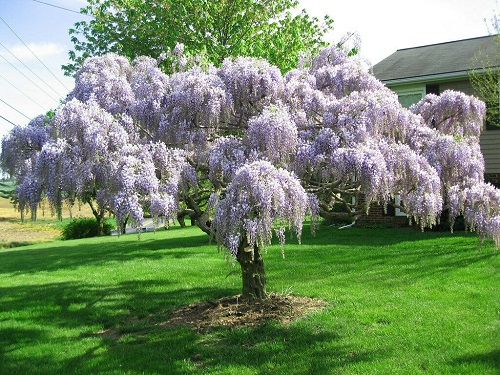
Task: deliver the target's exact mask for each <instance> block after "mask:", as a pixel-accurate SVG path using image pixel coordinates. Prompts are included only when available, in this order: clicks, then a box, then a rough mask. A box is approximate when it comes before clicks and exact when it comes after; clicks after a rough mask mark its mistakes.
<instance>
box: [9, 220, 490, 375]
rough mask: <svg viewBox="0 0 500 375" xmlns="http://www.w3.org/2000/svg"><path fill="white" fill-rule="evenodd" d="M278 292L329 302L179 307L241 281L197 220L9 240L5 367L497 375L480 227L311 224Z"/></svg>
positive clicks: (269, 261) (268, 258)
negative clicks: (208, 325) (224, 321)
mask: <svg viewBox="0 0 500 375" xmlns="http://www.w3.org/2000/svg"><path fill="white" fill-rule="evenodd" d="M302 242H303V244H302V245H298V244H296V241H294V240H292V239H291V240H290V241H289V244H287V245H286V247H285V259H282V257H281V252H280V249H279V246H278V247H271V248H270V249H269V251H268V252H267V254H265V262H266V269H267V274H268V290H270V291H274V292H278V293H279V292H286V293H289V292H291V293H293V294H296V295H307V296H312V297H317V298H321V299H324V300H325V301H327V303H328V305H327V307H326V308H325V309H324V310H322V311H319V312H316V313H313V314H311V315H309V316H307V317H305V318H302V319H299V320H297V321H295V322H292V323H291V324H289V325H285V326H282V325H279V324H277V323H273V322H269V323H267V324H264V325H261V326H257V327H247V328H233V329H229V328H220V327H218V328H217V327H216V328H213V329H211V330H209V331H208V332H205V333H196V332H194V331H191V330H189V329H188V328H182V327H180V328H165V327H164V326H162V325H161V324H160V323H162V322H163V321H165V320H166V319H167V318H168V315H169V312H171V311H173V310H175V309H177V308H178V307H180V306H184V305H187V304H189V303H192V302H196V301H200V300H207V299H215V298H219V297H222V296H228V295H234V294H238V293H239V292H240V279H239V276H238V274H231V275H230V271H231V265H230V264H228V262H227V261H226V260H224V256H223V254H220V253H218V252H217V249H216V246H215V245H213V244H209V242H208V237H207V236H206V235H205V234H203V233H202V232H201V231H199V230H198V229H197V228H192V227H190V228H185V229H180V228H173V229H172V230H170V231H159V232H157V233H144V234H143V235H142V236H141V239H140V240H138V239H137V236H135V235H128V236H121V237H106V238H94V239H87V240H78V241H64V242H63V241H57V242H52V243H45V244H39V245H34V246H28V247H23V248H17V249H12V250H2V251H0V374H3V373H5V374H49V373H50V374H69V373H71V374H74V373H76V374H90V373H103V374H198V373H199V374H201V373H203V374H337V373H342V374H426V373H432V374H496V373H498V369H499V365H500V364H499V357H500V348H499V345H498V338H499V337H500V319H499V318H500V316H499V313H500V298H499V290H498V285H499V281H500V276H499V272H498V271H499V265H500V262H499V256H498V251H496V250H494V249H493V248H492V245H491V243H489V242H488V243H486V244H485V245H483V246H482V247H481V246H480V245H479V242H478V240H477V238H476V237H474V236H473V235H470V234H463V233H459V234H453V235H452V234H449V233H420V232H417V231H411V230H400V231H398V230H359V229H354V228H352V229H347V230H335V229H332V228H327V227H322V228H320V229H319V231H318V232H317V234H316V236H315V237H311V236H310V235H309V234H308V232H307V230H305V232H304V238H303V241H302Z"/></svg>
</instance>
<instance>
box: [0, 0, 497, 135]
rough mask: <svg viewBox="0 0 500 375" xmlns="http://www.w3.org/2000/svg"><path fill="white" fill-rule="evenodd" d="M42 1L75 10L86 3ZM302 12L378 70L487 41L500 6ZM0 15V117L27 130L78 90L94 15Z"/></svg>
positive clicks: (412, 5) (381, 2)
mask: <svg viewBox="0 0 500 375" xmlns="http://www.w3.org/2000/svg"><path fill="white" fill-rule="evenodd" d="M41 1H42V0H41ZM42 2H44V3H49V4H52V5H55V6H60V7H64V8H67V9H70V10H75V11H78V10H79V9H80V7H82V6H84V5H85V4H86V1H85V0H43V1H42ZM299 8H300V9H302V8H305V9H306V10H307V11H308V13H309V14H311V15H315V16H318V17H322V16H323V15H325V14H329V15H330V16H331V17H332V18H333V19H334V21H335V23H334V25H335V31H334V32H333V33H332V35H330V36H329V38H330V41H331V42H336V41H338V40H339V39H340V37H341V36H342V35H344V34H345V33H347V32H350V31H355V32H357V33H358V34H359V35H360V38H361V41H362V49H361V54H362V55H363V56H364V57H365V58H367V59H368V60H369V61H371V62H372V63H374V64H375V63H377V62H378V61H380V60H382V59H383V58H385V57H387V56H388V55H390V54H391V53H393V52H395V51H396V50H397V49H401V48H407V47H415V46H421V45H428V44H434V43H441V42H447V41H452V40H459V39H467V38H474V37H479V36H484V35H487V34H488V30H487V28H486V24H485V22H484V19H485V18H486V19H491V18H492V16H493V14H494V13H495V12H496V13H498V12H499V5H498V2H497V0H419V1H414V0H413V1H405V0H378V1H374V0H344V1H338V0H335V1H329V0H301V1H300V6H299ZM0 17H1V18H2V19H3V21H2V19H0V43H1V45H0V116H2V117H4V118H5V119H7V120H9V121H10V122H12V123H15V124H19V125H24V124H27V122H28V121H29V120H28V118H33V117H35V116H37V115H38V114H41V113H45V112H46V111H47V110H49V109H54V108H56V107H57V106H58V103H59V100H60V99H63V98H64V97H65V96H66V95H67V93H68V92H69V90H71V88H72V87H73V80H72V79H70V78H68V77H64V75H63V73H62V71H61V69H60V66H61V65H62V64H65V63H67V61H68V50H69V49H71V47H72V43H71V41H70V36H69V35H68V30H69V28H71V27H73V25H74V23H75V22H77V21H79V20H82V19H88V17H85V16H83V15H79V14H76V13H73V12H70V11H67V10H62V9H59V8H56V7H54V6H49V5H46V4H41V3H40V2H37V1H33V0H0ZM4 21H5V22H4ZM7 25H8V26H7ZM9 27H10V28H11V29H12V30H13V31H14V32H15V33H16V34H17V35H18V36H19V37H20V38H21V40H22V41H23V42H24V43H25V44H27V45H28V46H29V47H30V49H31V50H32V51H33V52H35V54H36V55H37V57H38V58H39V59H40V60H41V61H42V62H43V63H44V64H45V65H46V66H47V67H48V69H47V68H45V67H44V66H43V65H42V64H41V63H40V62H39V61H38V60H37V59H36V58H35V57H34V56H33V55H32V54H31V52H30V51H29V50H28V49H26V47H24V45H23V43H22V42H21V41H20V40H19V39H18V38H17V37H16V35H15V34H14V33H13V32H12V31H11V30H10V29H9ZM11 53H12V54H13V55H14V56H16V58H15V57H13V56H12V54H11ZM19 61H22V63H21V62H19ZM26 66H27V67H29V69H28V68H26ZM30 70H31V71H30ZM33 73H35V74H36V75H34V74H33ZM54 76H55V77H57V78H55V77H54ZM26 77H28V78H26ZM61 82H62V84H61ZM12 107H13V108H12ZM19 112H20V113H19ZM10 122H8V121H5V120H4V119H2V118H1V117H0V137H2V136H3V135H4V134H6V133H7V132H8V131H9V130H10V129H11V128H12V126H13V125H12V124H11V123H10Z"/></svg>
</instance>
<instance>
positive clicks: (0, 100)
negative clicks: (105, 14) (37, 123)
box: [0, 99, 31, 120]
mask: <svg viewBox="0 0 500 375" xmlns="http://www.w3.org/2000/svg"><path fill="white" fill-rule="evenodd" d="M0 102H2V103H4V104H5V105H8V106H9V107H10V108H12V109H13V110H14V111H16V112H17V113H19V114H20V115H23V116H24V117H26V118H27V119H28V120H31V118H29V117H28V116H26V115H25V114H24V113H22V112H21V111H19V110H17V109H15V108H14V107H13V106H11V105H10V104H9V103H7V102H6V101H4V100H2V99H0Z"/></svg>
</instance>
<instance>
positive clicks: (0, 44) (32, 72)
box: [0, 42, 61, 96]
mask: <svg viewBox="0 0 500 375" xmlns="http://www.w3.org/2000/svg"><path fill="white" fill-rule="evenodd" d="M0 46H2V47H3V48H5V50H6V51H7V52H8V53H10V54H11V55H12V56H13V57H14V58H15V59H16V60H17V61H19V62H20V63H21V64H22V65H23V66H24V67H25V68H26V69H28V70H29V71H30V72H31V74H33V75H34V76H35V77H36V78H38V79H39V80H40V81H42V82H43V83H44V84H45V85H46V86H47V87H48V88H49V89H51V90H52V91H53V92H54V93H55V94H56V95H57V96H61V94H59V93H58V92H57V91H56V90H54V88H53V87H52V86H51V85H49V84H48V83H47V82H45V81H44V80H43V79H42V78H40V76H39V75H38V74H36V73H35V72H34V71H33V70H31V68H30V67H29V66H27V65H26V64H25V63H23V62H22V61H21V60H20V59H19V58H18V57H17V56H16V55H14V54H13V53H12V51H10V50H9V49H8V48H7V47H5V46H4V45H3V44H2V43H1V42H0Z"/></svg>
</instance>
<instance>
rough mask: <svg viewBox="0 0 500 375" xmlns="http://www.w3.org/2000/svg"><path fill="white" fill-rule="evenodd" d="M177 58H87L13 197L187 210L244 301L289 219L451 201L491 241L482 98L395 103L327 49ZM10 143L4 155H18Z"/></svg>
mask: <svg viewBox="0 0 500 375" xmlns="http://www.w3.org/2000/svg"><path fill="white" fill-rule="evenodd" d="M172 56H174V57H175V58H176V60H175V61H176V62H175V71H176V72H175V73H173V74H171V75H166V74H165V73H163V72H162V70H161V69H160V68H159V65H158V64H159V63H158V60H155V59H152V58H148V57H138V58H136V59H134V60H133V61H132V62H130V61H129V60H127V59H126V58H123V57H120V56H117V55H114V54H107V55H105V56H102V57H94V58H89V59H87V60H86V61H85V63H84V64H83V66H82V68H81V70H80V71H79V73H78V75H77V78H76V85H75V89H74V91H73V92H72V93H71V94H70V96H69V97H68V100H67V101H66V103H65V104H64V105H62V106H61V107H60V108H58V109H57V110H56V113H55V116H54V119H53V120H52V121H51V122H50V124H49V125H48V126H47V129H48V130H47V131H46V132H45V133H44V134H46V136H45V137H46V138H44V143H43V147H41V148H40V147H38V148H37V150H39V151H37V153H35V154H33V155H32V156H31V157H32V159H33V161H31V164H30V165H34V167H33V168H32V170H33V173H32V174H30V175H29V176H30V180H28V179H26V177H24V176H28V174H23V173H24V172H22V171H21V169H12V171H14V173H18V176H19V180H20V181H27V183H26V188H24V187H21V186H24V185H23V184H21V185H20V190H19V197H20V198H21V197H22V196H24V195H23V194H25V195H26V196H28V195H29V196H30V197H31V196H33V197H34V198H30V199H33V201H34V202H36V201H37V200H39V199H41V197H42V196H43V195H44V194H45V195H46V196H48V197H49V199H50V200H51V202H53V203H52V204H53V205H54V206H55V207H58V206H59V205H60V202H61V201H62V199H63V198H64V199H66V200H69V201H70V202H71V200H75V199H78V200H81V201H85V200H86V199H88V200H92V202H94V203H95V204H96V207H99V210H104V211H110V212H113V213H114V214H115V215H116V216H117V217H118V219H119V221H120V222H124V221H125V220H126V218H127V217H130V218H131V219H132V221H133V222H135V223H136V224H137V225H140V223H141V220H142V216H143V214H144V212H145V211H149V212H151V213H152V214H153V215H155V216H158V215H166V216H167V218H172V217H174V216H176V215H180V217H183V216H185V215H189V216H191V218H192V221H193V222H194V223H195V224H196V225H198V226H199V227H200V228H201V229H202V230H204V231H205V232H207V233H211V235H212V236H213V237H214V238H215V239H216V240H217V242H218V244H219V246H221V247H223V248H226V249H227V250H228V254H231V256H234V258H235V259H236V260H237V261H238V262H239V263H240V265H241V267H242V278H243V296H244V297H245V298H264V297H265V295H266V288H265V272H264V265H263V258H262V252H261V250H262V247H265V246H267V245H269V243H270V242H271V238H272V237H273V233H275V234H276V236H277V237H278V239H279V242H280V243H281V244H282V245H283V244H284V241H285V228H286V227H287V226H288V227H290V228H292V229H293V230H295V231H296V232H297V234H298V237H299V238H300V231H301V228H302V221H303V219H304V217H305V215H311V216H313V217H316V216H318V215H319V216H322V217H324V218H333V217H341V218H343V219H349V220H353V221H354V220H356V218H358V217H360V216H361V215H364V214H366V213H367V212H368V211H369V209H370V206H371V205H372V204H373V203H375V202H378V203H380V204H382V205H384V206H387V205H391V204H392V205H395V204H396V203H395V200H394V197H395V195H399V196H400V197H401V202H402V203H400V204H399V205H398V207H399V208H400V209H402V210H403V211H404V212H406V213H407V215H408V217H409V218H410V219H411V221H413V222H415V223H417V224H418V225H419V226H420V227H421V228H425V227H431V226H433V225H435V224H436V223H437V222H438V221H439V217H440V214H441V212H442V211H443V210H445V209H447V210H449V213H450V218H451V220H452V221H453V220H454V218H456V217H457V216H458V215H463V216H464V217H465V220H466V222H467V224H468V225H469V227H470V228H471V229H473V230H476V231H477V232H478V233H479V234H480V236H482V237H490V238H493V239H494V240H495V241H496V243H497V245H499V244H500V208H499V207H500V193H499V191H498V190H497V189H495V188H494V187H493V186H491V185H489V184H486V183H484V181H483V172H484V160H483V157H482V155H481V152H480V149H479V133H480V130H481V127H482V123H483V117H484V112H485V107H484V104H483V103H482V102H481V101H479V100H478V99H476V98H474V97H470V96H466V95H464V94H462V93H459V92H454V91H446V92H444V93H443V94H442V95H441V96H434V95H429V96H426V97H425V98H424V99H423V100H422V101H421V102H420V103H418V104H417V105H415V106H413V107H412V108H411V109H409V110H408V109H405V108H403V107H402V106H401V105H400V104H399V102H398V100H397V96H396V95H395V94H394V93H393V92H391V91H390V90H389V89H387V88H385V87H384V86H383V85H382V83H381V82H379V81H378V80H376V79H375V78H374V77H373V75H371V74H370V72H369V68H368V66H366V64H365V63H364V62H363V61H362V60H361V59H359V58H358V57H356V56H352V57H351V56H349V54H348V53H347V52H346V51H344V50H343V49H341V48H334V47H331V48H326V49H324V50H322V51H321V52H320V53H319V54H318V55H317V56H315V57H313V58H311V59H303V60H302V61H301V62H300V64H299V65H298V67H297V68H295V69H293V70H290V71H289V72H288V73H287V74H285V75H283V74H282V73H281V71H280V70H279V69H278V68H277V67H275V66H273V65H271V64H270V63H269V62H267V61H266V60H262V59H257V58H250V57H238V58H233V59H225V60H224V61H223V63H222V64H221V66H220V67H214V66H211V65H204V64H196V63H194V64H193V61H191V62H190V63H189V64H187V59H186V58H185V56H184V55H183V50H182V46H177V47H176V48H175V49H174V50H173V52H172ZM9 137H10V138H9ZM9 137H8V138H7V140H9V139H14V138H15V137H14V135H13V134H11V135H10V136H9ZM4 142H6V141H5V140H4ZM9 142H12V143H11V144H12V145H13V146H12V150H10V151H9V153H7V154H5V155H3V156H2V157H3V159H4V163H5V164H6V165H10V164H12V165H19V162H13V161H14V160H18V156H15V155H22V149H21V148H19V149H18V146H17V145H16V143H15V142H13V141H12V140H11V141H9ZM9 155H11V156H9ZM30 155H31V154H30ZM19 158H20V159H22V160H27V159H26V158H24V159H23V156H19ZM16 163H17V164H16ZM8 170H11V169H8ZM17 170H19V172H15V171H17ZM75 176H82V177H75ZM28 187H29V188H28ZM32 188H33V190H30V189H32ZM31 191H36V192H37V193H36V194H32V195H30V194H31V193H29V194H28V192H31ZM29 207H31V206H29ZM99 210H97V209H96V211H98V213H99V212H101V211H99ZM96 217H97V216H96Z"/></svg>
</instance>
